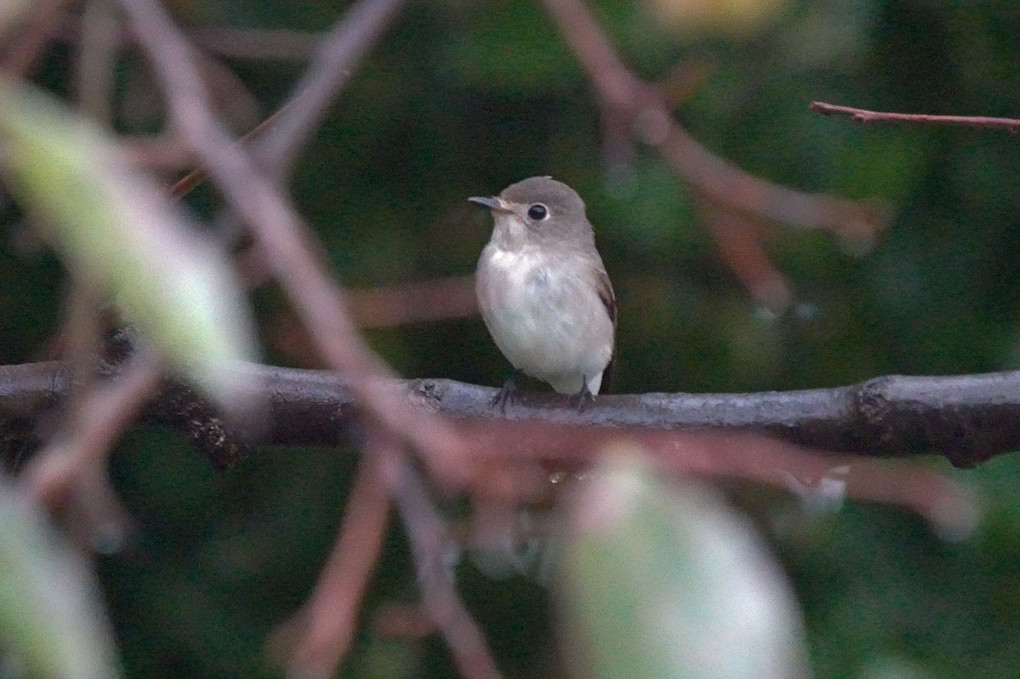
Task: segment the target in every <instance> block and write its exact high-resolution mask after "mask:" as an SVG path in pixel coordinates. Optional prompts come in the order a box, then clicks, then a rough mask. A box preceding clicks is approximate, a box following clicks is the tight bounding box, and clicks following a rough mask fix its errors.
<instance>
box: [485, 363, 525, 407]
mask: <svg viewBox="0 0 1020 679" xmlns="http://www.w3.org/2000/svg"><path fill="white" fill-rule="evenodd" d="M520 374H521V371H520V370H514V371H513V373H511V374H510V377H508V378H507V379H506V382H504V383H503V387H502V388H501V389H500V390H499V393H498V394H496V396H495V397H494V398H493V399H492V401H491V402H490V404H489V405H491V406H492V407H493V408H499V412H501V413H502V414H504V415H506V405H507V404H508V403H513V402H514V401H515V400H516V399H517V392H518V390H517V376H518V375H520Z"/></svg>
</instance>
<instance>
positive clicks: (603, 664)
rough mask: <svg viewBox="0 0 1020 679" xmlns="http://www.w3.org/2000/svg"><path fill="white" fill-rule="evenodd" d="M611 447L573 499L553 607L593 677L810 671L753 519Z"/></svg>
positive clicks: (710, 677) (795, 619)
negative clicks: (557, 603) (670, 482)
mask: <svg viewBox="0 0 1020 679" xmlns="http://www.w3.org/2000/svg"><path fill="white" fill-rule="evenodd" d="M637 452H638V451H636V450H634V449H632V448H626V449H623V450H619V449H617V450H616V451H613V452H612V453H611V454H610V455H607V457H606V458H605V460H604V461H603V462H602V463H601V465H600V466H599V467H598V468H597V469H596V470H595V471H594V472H593V473H592V474H591V477H590V478H589V479H587V480H585V481H584V482H583V485H582V487H581V488H579V489H578V490H577V492H576V494H575V495H574V497H573V498H572V499H571V500H572V501H571V504H570V509H569V519H570V532H571V533H570V536H569V540H568V544H567V546H566V551H565V555H564V560H563V568H562V577H563V580H562V585H563V587H562V589H561V592H560V594H561V603H562V608H563V613H564V621H565V623H566V626H567V629H568V634H567V637H566V638H567V639H568V642H569V643H570V644H571V646H572V648H571V650H572V651H573V652H574V657H575V658H576V659H578V660H579V661H580V663H581V666H582V667H583V668H584V669H585V670H586V672H585V674H584V676H593V677H627V678H628V679H637V678H640V677H649V678H651V677H685V678H689V679H722V678H731V677H732V678H733V679H737V678H741V679H742V678H745V677H785V678H790V677H803V676H806V675H807V668H806V664H805V660H804V658H805V654H804V649H803V641H802V637H803V635H802V630H801V620H800V614H799V612H798V609H797V605H796V603H795V602H794V600H793V597H792V595H791V593H790V589H789V587H788V585H787V583H786V581H785V579H784V577H783V576H782V574H781V571H780V570H779V567H778V566H777V564H776V562H775V561H774V560H773V559H772V557H771V556H770V555H769V553H768V552H767V551H766V549H765V547H764V546H763V544H762V543H761V542H760V540H759V538H758V536H757V535H756V533H755V532H754V530H753V529H752V527H751V526H750V525H749V524H748V523H747V522H746V521H744V520H742V519H741V518H740V517H739V516H738V515H736V514H735V513H734V512H733V511H732V510H731V509H729V508H728V507H727V506H726V504H725V503H724V502H723V501H722V500H721V499H720V498H719V497H717V496H716V495H715V494H714V493H712V492H711V491H709V490H708V489H707V488H705V487H702V486H698V485H695V484H692V483H684V484H681V485H679V486H677V487H671V486H667V485H666V484H664V483H662V482H661V481H660V480H658V479H657V478H655V477H654V476H653V475H652V472H651V471H650V470H649V469H647V468H645V467H644V466H643V465H642V464H641V463H640V462H639V461H638V458H637V455H636V453H637Z"/></svg>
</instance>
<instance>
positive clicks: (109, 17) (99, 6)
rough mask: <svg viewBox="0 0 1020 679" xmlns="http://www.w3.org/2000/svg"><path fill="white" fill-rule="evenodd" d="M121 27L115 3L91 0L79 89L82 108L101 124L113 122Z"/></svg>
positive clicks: (80, 48) (83, 20) (78, 71)
mask: <svg viewBox="0 0 1020 679" xmlns="http://www.w3.org/2000/svg"><path fill="white" fill-rule="evenodd" d="M117 27H118V21H117V15H116V12H115V10H114V7H113V5H112V0H89V2H86V3H85V9H84V12H83V14H82V18H81V33H82V39H81V42H80V43H79V46H78V61H77V69H76V73H75V76H76V78H75V79H76V89H77V96H78V102H79V104H80V105H81V108H82V109H83V110H84V111H86V112H87V113H88V114H89V115H90V116H91V117H92V119H93V120H95V121H97V122H98V123H99V124H101V125H109V123H110V111H111V103H112V99H113V97H112V95H113V77H114V73H115V70H114V68H113V66H114V60H115V59H116V57H117Z"/></svg>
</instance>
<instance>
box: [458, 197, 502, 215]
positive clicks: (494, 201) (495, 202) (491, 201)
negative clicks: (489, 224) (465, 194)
mask: <svg viewBox="0 0 1020 679" xmlns="http://www.w3.org/2000/svg"><path fill="white" fill-rule="evenodd" d="M468 200H469V201H471V202H472V203H478V204H479V205H484V206H485V207H487V208H489V209H490V210H495V211H496V212H513V210H511V209H510V208H508V207H506V206H505V205H503V201H501V200H500V199H499V198H495V197H493V198H483V197H481V196H472V197H471V198H468Z"/></svg>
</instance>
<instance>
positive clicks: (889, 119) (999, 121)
mask: <svg viewBox="0 0 1020 679" xmlns="http://www.w3.org/2000/svg"><path fill="white" fill-rule="evenodd" d="M810 108H811V110H812V111H814V112H815V113H821V114H822V115H823V116H828V115H843V116H849V117H850V120H852V121H854V122H855V123H914V124H919V125H943V126H946V127H973V128H977V129H982V130H989V129H991V130H1006V131H1007V132H1012V133H1013V134H1016V133H1017V132H1020V120H1017V119H1016V118H989V117H987V116H939V115H931V114H928V113H883V112H880V111H868V110H866V109H863V108H853V107H851V106H837V105H836V104H826V103H825V102H823V101H813V102H811V107H810Z"/></svg>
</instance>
